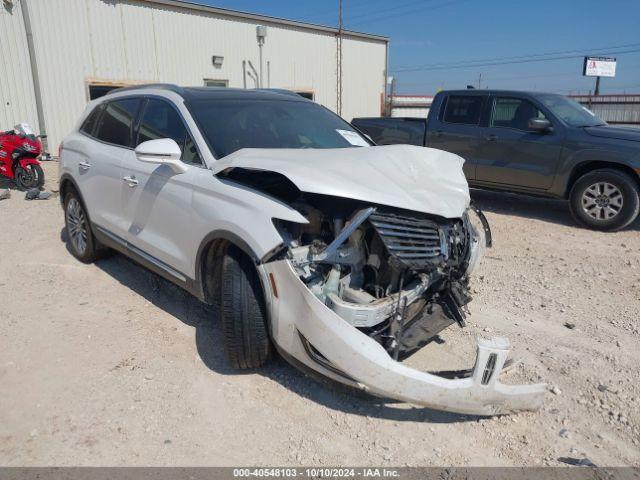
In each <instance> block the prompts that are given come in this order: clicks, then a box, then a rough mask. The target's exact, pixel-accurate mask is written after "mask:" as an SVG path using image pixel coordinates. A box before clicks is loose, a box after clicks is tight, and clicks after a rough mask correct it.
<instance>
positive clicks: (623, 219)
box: [569, 169, 640, 232]
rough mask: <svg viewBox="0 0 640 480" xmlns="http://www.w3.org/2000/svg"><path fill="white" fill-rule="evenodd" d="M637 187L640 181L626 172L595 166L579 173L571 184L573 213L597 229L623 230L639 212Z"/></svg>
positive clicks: (570, 203)
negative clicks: (587, 171)
mask: <svg viewBox="0 0 640 480" xmlns="http://www.w3.org/2000/svg"><path fill="white" fill-rule="evenodd" d="M638 190H639V188H638V183H637V182H636V181H635V180H634V179H633V178H632V177H631V176H630V175H628V174H627V173H625V172H621V171H619V170H613V169H602V170H594V171H592V172H589V173H586V174H584V175H583V176H582V177H580V178H579V179H578V180H577V181H576V183H575V184H574V185H573V187H572V188H571V193H570V194H569V205H570V208H571V213H572V215H573V217H574V218H575V219H576V220H577V221H578V222H579V223H581V224H583V225H585V226H587V227H589V228H592V229H594V230H603V231H608V232H613V231H616V230H620V229H622V228H624V227H626V226H627V225H629V224H630V223H631V222H633V221H634V220H635V219H636V217H637V216H638V212H639V211H640V198H639V191H638Z"/></svg>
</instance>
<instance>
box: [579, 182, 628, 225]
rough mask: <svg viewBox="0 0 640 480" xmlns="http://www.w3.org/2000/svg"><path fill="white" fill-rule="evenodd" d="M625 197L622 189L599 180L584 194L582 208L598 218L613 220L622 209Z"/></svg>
mask: <svg viewBox="0 0 640 480" xmlns="http://www.w3.org/2000/svg"><path fill="white" fill-rule="evenodd" d="M623 204H624V199H623V196H622V192H621V191H620V189H619V188H618V187H617V186H615V185H613V184H611V183H609V182H598V183H594V184H593V185H590V186H589V187H587V188H586V189H585V191H584V193H583V194H582V209H583V210H584V212H585V213H586V214H587V215H589V216H590V217H592V218H594V219H596V220H600V221H602V220H611V219H612V218H614V217H615V216H617V215H618V214H619V213H620V211H621V210H622V206H623Z"/></svg>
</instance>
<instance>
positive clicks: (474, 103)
mask: <svg viewBox="0 0 640 480" xmlns="http://www.w3.org/2000/svg"><path fill="white" fill-rule="evenodd" d="M483 99H484V97H481V96H478V95H473V96H472V95H468V96H465V95H451V96H450V97H449V98H447V103H446V105H445V110H444V115H443V118H442V120H443V121H444V122H447V123H462V124H465V125H477V124H478V122H479V121H480V111H481V109H482V101H483Z"/></svg>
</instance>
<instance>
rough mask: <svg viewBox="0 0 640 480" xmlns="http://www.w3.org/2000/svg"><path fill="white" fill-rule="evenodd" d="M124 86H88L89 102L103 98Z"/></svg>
mask: <svg viewBox="0 0 640 480" xmlns="http://www.w3.org/2000/svg"><path fill="white" fill-rule="evenodd" d="M124 86H126V85H124V84H119V85H113V84H108V85H100V84H98V85H95V84H93V85H89V100H95V99H96V98H100V97H104V96H105V95H106V94H107V93H109V92H110V91H112V90H115V89H116V88H122V87H124Z"/></svg>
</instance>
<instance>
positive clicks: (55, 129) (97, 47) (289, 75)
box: [0, 0, 388, 150]
mask: <svg viewBox="0 0 640 480" xmlns="http://www.w3.org/2000/svg"><path fill="white" fill-rule="evenodd" d="M258 26H263V27H266V30H265V29H264V28H260V29H258V28H257V27H258ZM265 33H266V37H263V38H262V39H260V38H259V36H262V35H263V34H265ZM340 39H341V41H339V40H340ZM259 40H262V43H263V46H262V47H261V48H260V47H259ZM340 44H341V53H342V62H341V68H339V63H338V61H337V58H338V45H340ZM260 50H262V55H261V52H260ZM387 50H388V38H386V37H382V36H379V35H370V34H365V33H357V32H351V31H341V32H339V31H338V30H337V29H335V28H331V27H325V26H320V25H313V24H307V23H302V22H296V21H290V20H285V19H280V18H274V17H267V16H263V15H254V14H250V13H243V12H237V11H233V10H227V9H222V8H214V7H209V6H203V5H198V4H193V3H189V2H185V1H178V0H0V51H1V52H2V61H1V62H0V129H8V128H11V127H12V126H13V125H15V124H16V123H19V122H28V123H30V124H31V125H33V127H34V129H36V130H37V131H39V132H44V131H46V133H47V134H48V136H49V139H48V140H49V142H48V143H49V146H50V149H51V150H55V147H56V146H57V145H58V144H59V142H60V141H61V140H62V138H64V136H65V135H66V134H67V133H68V132H69V130H70V129H71V128H72V127H73V125H74V124H75V122H76V121H77V119H78V116H79V115H80V113H81V112H82V111H83V109H84V107H85V105H86V103H87V101H88V100H89V99H90V98H94V97H97V96H99V95H101V94H104V93H105V92H106V91H108V90H109V89H110V88H113V87H117V86H124V85H131V84H136V83H149V82H155V83H157V82H167V83H176V84H178V85H187V86H194V85H210V86H229V87H238V88H242V87H246V88H254V87H256V86H258V84H259V82H260V78H259V77H260V70H262V85H263V87H265V88H269V87H270V88H285V89H290V90H294V91H297V92H299V93H301V94H303V95H305V96H307V97H309V98H312V99H313V100H315V101H316V102H318V103H321V104H322V105H325V106H326V107H328V108H330V109H331V110H333V111H341V115H342V116H343V117H344V118H346V119H347V120H350V119H351V118H352V117H355V116H377V115H380V113H381V106H382V105H384V95H385V78H386V68H387ZM260 57H262V68H261V62H260ZM339 72H341V76H342V82H340V81H339V80H338V78H339ZM340 83H341V87H340ZM339 92H341V95H339ZM340 98H341V99H342V100H341V102H340V101H339V99H340ZM340 103H341V105H339V104H340ZM340 107H341V108H340Z"/></svg>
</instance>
